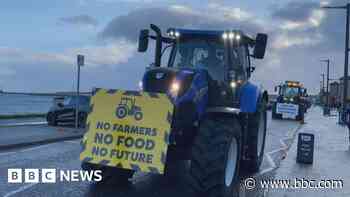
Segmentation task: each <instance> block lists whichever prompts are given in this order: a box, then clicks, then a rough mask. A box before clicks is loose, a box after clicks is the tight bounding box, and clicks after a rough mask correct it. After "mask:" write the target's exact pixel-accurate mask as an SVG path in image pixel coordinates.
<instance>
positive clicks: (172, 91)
mask: <svg viewBox="0 0 350 197" xmlns="http://www.w3.org/2000/svg"><path fill="white" fill-rule="evenodd" d="M179 90H180V83H179V82H178V81H176V80H175V81H173V82H172V83H171V85H170V94H171V96H173V97H176V96H177V94H178V93H179Z"/></svg>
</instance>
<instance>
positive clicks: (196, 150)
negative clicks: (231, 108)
mask: <svg viewBox="0 0 350 197" xmlns="http://www.w3.org/2000/svg"><path fill="white" fill-rule="evenodd" d="M241 144H242V140H241V126H240V125H239V122H238V121H237V119H236V118H233V117H232V118H223V117H217V118H206V119H205V120H203V121H202V122H201V124H200V129H199V132H198V134H197V136H196V138H195V141H194V144H193V147H192V154H191V157H192V158H191V166H190V177H191V178H192V182H191V186H192V188H193V189H194V190H195V191H197V192H199V193H201V194H203V195H205V196H208V197H227V196H232V194H233V192H234V191H235V190H236V189H237V188H239V184H238V183H239V165H240V159H241ZM237 185H238V186H237Z"/></svg>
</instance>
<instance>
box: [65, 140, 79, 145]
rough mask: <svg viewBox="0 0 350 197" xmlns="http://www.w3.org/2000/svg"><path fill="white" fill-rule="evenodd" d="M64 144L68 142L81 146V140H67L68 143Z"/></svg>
mask: <svg viewBox="0 0 350 197" xmlns="http://www.w3.org/2000/svg"><path fill="white" fill-rule="evenodd" d="M63 142H67V143H71V144H80V140H67V141H63Z"/></svg>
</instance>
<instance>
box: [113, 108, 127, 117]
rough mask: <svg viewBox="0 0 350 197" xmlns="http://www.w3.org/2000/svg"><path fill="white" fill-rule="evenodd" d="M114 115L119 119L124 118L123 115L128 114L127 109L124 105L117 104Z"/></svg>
mask: <svg viewBox="0 0 350 197" xmlns="http://www.w3.org/2000/svg"><path fill="white" fill-rule="evenodd" d="M116 115H117V117H118V118H119V119H122V118H125V116H126V115H128V109H127V108H126V107H125V106H118V107H117V110H116Z"/></svg>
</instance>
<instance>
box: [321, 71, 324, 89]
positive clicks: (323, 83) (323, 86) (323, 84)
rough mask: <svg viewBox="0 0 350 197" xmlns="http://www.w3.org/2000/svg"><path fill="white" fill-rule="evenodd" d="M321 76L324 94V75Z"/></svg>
mask: <svg viewBox="0 0 350 197" xmlns="http://www.w3.org/2000/svg"><path fill="white" fill-rule="evenodd" d="M321 76H322V92H324V74H323V73H322V74H321Z"/></svg>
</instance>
